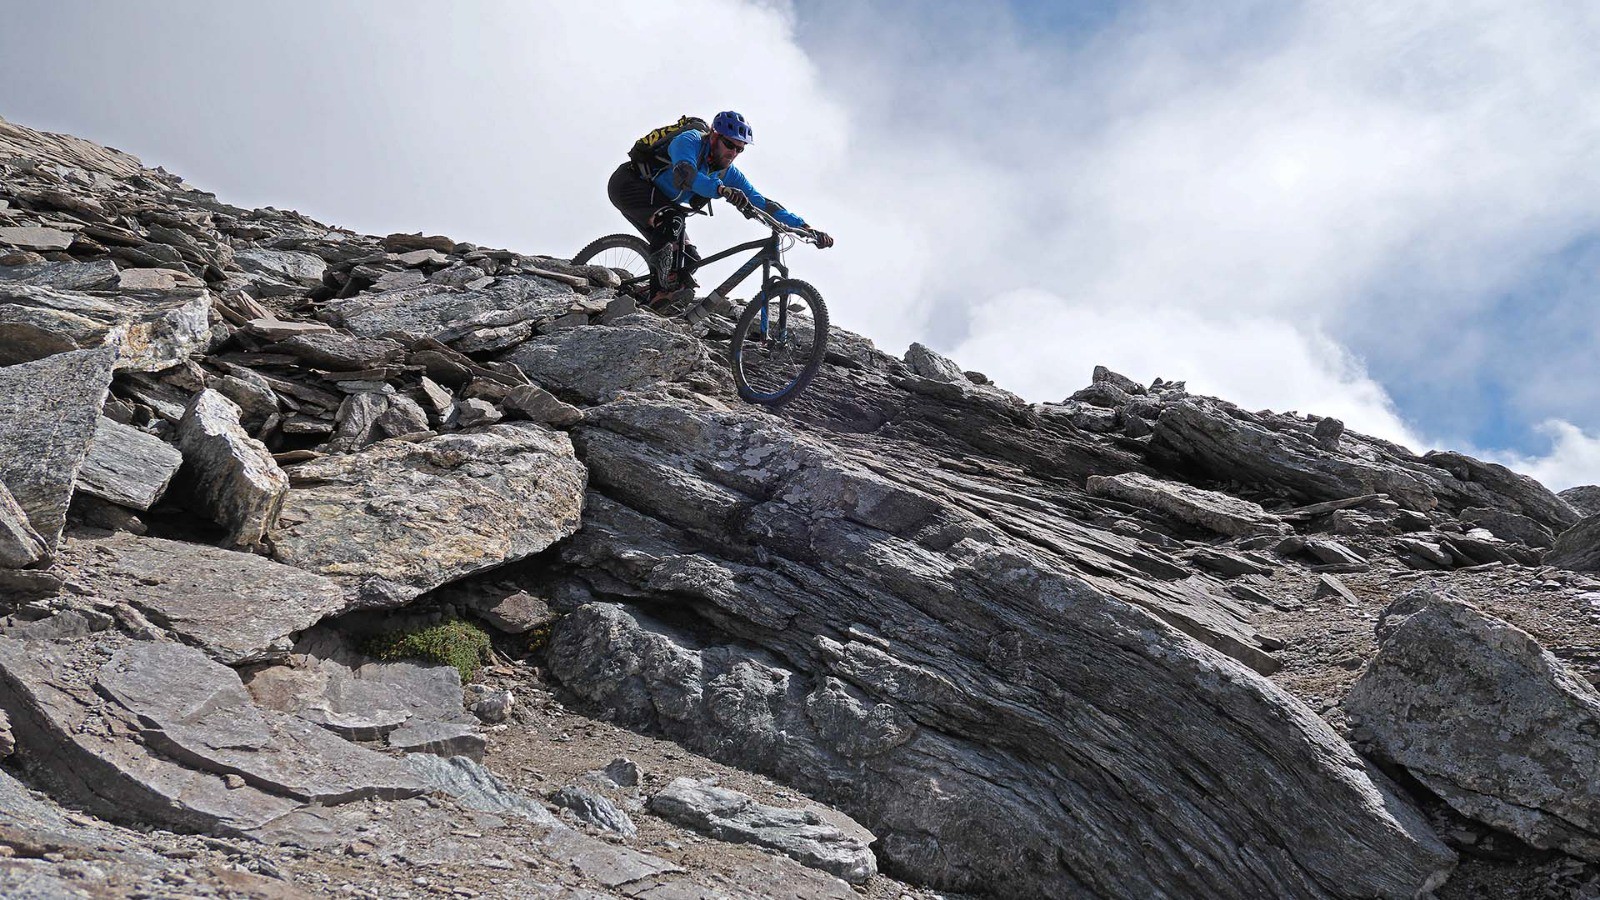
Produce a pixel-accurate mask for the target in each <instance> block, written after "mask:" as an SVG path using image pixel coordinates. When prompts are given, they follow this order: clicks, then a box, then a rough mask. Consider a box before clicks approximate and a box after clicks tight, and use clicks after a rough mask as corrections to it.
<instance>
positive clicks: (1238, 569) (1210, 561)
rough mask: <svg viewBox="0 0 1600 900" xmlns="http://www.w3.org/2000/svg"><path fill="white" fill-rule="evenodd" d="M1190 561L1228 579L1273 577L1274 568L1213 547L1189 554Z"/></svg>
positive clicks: (1198, 549) (1199, 549)
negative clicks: (1242, 576) (1259, 576)
mask: <svg viewBox="0 0 1600 900" xmlns="http://www.w3.org/2000/svg"><path fill="white" fill-rule="evenodd" d="M1188 557H1189V560H1190V561H1191V562H1193V563H1194V564H1195V565H1197V566H1199V567H1200V568H1202V569H1208V570H1210V571H1212V572H1216V573H1217V574H1219V575H1223V576H1225V577H1228V578H1234V577H1237V576H1239V575H1271V574H1272V572H1273V567H1272V566H1271V565H1268V564H1267V563H1264V562H1258V561H1257V560H1254V559H1251V558H1249V557H1246V556H1243V555H1241V554H1238V553H1230V552H1228V551H1226V550H1220V549H1216V548H1212V547H1199V548H1196V549H1194V550H1192V551H1190V552H1189V554H1188Z"/></svg>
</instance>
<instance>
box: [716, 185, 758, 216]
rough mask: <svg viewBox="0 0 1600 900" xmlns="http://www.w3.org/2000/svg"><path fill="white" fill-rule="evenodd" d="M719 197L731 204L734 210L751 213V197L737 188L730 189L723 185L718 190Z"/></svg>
mask: <svg viewBox="0 0 1600 900" xmlns="http://www.w3.org/2000/svg"><path fill="white" fill-rule="evenodd" d="M717 196H719V197H721V198H722V199H724V200H726V201H728V202H729V203H731V204H732V205H733V208H734V209H737V210H738V211H740V212H749V211H750V197H749V195H747V194H746V193H745V192H744V191H741V190H739V189H738V188H736V187H728V186H727V185H723V186H722V187H719V188H717Z"/></svg>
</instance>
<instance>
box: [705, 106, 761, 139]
mask: <svg viewBox="0 0 1600 900" xmlns="http://www.w3.org/2000/svg"><path fill="white" fill-rule="evenodd" d="M711 130H712V131H715V132H716V133H717V134H720V135H722V136H723V137H725V138H730V139H732V140H735V141H743V142H744V143H746V144H748V143H750V142H751V141H754V140H755V137H756V133H755V132H754V131H751V130H750V124H749V123H748V122H746V121H745V120H744V116H741V115H739V114H738V113H736V112H734V111H733V110H731V109H730V110H727V111H725V112H719V113H717V117H716V118H715V119H712V120H711Z"/></svg>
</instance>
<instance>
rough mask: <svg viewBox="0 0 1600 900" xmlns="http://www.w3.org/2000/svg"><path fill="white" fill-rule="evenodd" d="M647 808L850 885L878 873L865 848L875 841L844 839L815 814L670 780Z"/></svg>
mask: <svg viewBox="0 0 1600 900" xmlns="http://www.w3.org/2000/svg"><path fill="white" fill-rule="evenodd" d="M649 805H650V811H651V812H653V813H655V814H656V815H658V816H661V817H662V818H665V819H667V820H669V821H672V822H675V823H677V824H679V825H683V826H685V827H688V828H693V829H695V830H696V831H700V832H703V833H705V834H709V835H711V836H712V837H714V838H716V839H718V840H722V841H730V842H733V843H740V844H757V845H759V846H762V847H768V848H771V849H773V850H776V851H778V852H779V853H782V854H784V855H785V856H787V857H789V858H790V859H793V860H796V861H797V862H800V863H802V864H804V865H807V866H811V867H812V868H816V869H821V870H822V871H824V872H828V873H830V874H833V875H837V876H839V877H840V878H843V879H844V880H845V881H847V882H849V883H851V884H865V883H866V882H867V881H869V880H870V879H871V878H872V876H874V875H876V874H878V861H877V859H876V858H875V857H873V855H872V851H871V850H870V849H868V846H867V845H868V844H870V843H871V842H872V841H873V840H874V838H873V836H872V835H871V833H870V832H867V830H866V829H865V828H861V827H860V826H856V829H854V831H855V833H854V834H847V833H845V832H844V831H842V830H840V829H839V828H837V827H835V826H834V825H833V824H831V823H829V822H828V821H827V820H826V819H824V818H823V817H822V816H821V815H820V814H818V813H817V812H816V811H814V810H806V809H780V808H778V807H775V806H767V805H765V804H761V803H757V802H756V801H755V800H754V799H752V798H751V797H749V796H747V795H745V794H741V793H739V792H737V791H731V790H728V789H726V788H719V787H713V786H711V785H708V784H701V783H699V782H697V781H695V780H693V779H690V778H676V779H673V781H672V783H671V784H669V785H667V787H666V788H665V789H663V790H661V791H659V792H657V793H656V794H654V795H653V796H651V798H650V804H649Z"/></svg>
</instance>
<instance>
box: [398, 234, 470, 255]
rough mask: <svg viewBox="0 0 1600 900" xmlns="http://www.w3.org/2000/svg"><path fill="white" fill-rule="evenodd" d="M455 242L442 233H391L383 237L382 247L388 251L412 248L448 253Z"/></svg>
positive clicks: (452, 248) (411, 249) (404, 250)
mask: <svg viewBox="0 0 1600 900" xmlns="http://www.w3.org/2000/svg"><path fill="white" fill-rule="evenodd" d="M455 247H456V242H455V241H453V240H451V239H450V238H447V237H445V236H444V235H442V234H432V235H427V236H424V235H423V234H422V232H420V231H419V232H417V233H415V234H400V233H395V234H391V235H389V236H388V237H386V238H384V239H383V249H385V250H387V251H389V252H390V253H410V252H412V251H414V250H436V251H438V252H440V253H450V252H452V251H454V250H455Z"/></svg>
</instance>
